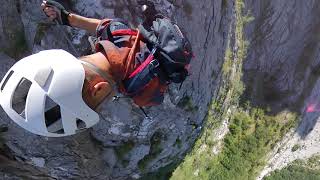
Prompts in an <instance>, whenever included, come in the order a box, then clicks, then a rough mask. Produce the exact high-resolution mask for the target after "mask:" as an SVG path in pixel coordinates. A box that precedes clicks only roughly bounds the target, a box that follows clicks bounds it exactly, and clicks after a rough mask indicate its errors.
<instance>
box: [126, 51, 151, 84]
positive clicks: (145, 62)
mask: <svg viewBox="0 0 320 180" xmlns="http://www.w3.org/2000/svg"><path fill="white" fill-rule="evenodd" d="M156 51H157V49H156V48H153V49H152V51H151V53H150V55H149V56H148V57H147V59H146V60H145V61H144V62H143V63H142V64H141V65H140V66H139V67H138V68H137V69H136V70H134V71H133V72H132V73H131V74H130V76H129V78H132V77H134V76H135V75H137V74H138V73H140V72H141V71H142V70H143V69H144V68H145V67H146V66H148V64H150V62H151V61H152V60H153V59H154V53H156Z"/></svg>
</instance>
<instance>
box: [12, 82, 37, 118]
mask: <svg viewBox="0 0 320 180" xmlns="http://www.w3.org/2000/svg"><path fill="white" fill-rule="evenodd" d="M31 85H32V82H31V81H29V80H28V79H26V78H22V79H21V80H20V82H19V84H18V86H17V87H16V89H15V91H14V93H13V96H12V100H11V101H12V109H13V110H15V111H16V112H17V113H18V114H20V115H21V116H22V117H23V118H24V111H25V108H26V100H27V96H28V93H29V90H30V87H31Z"/></svg>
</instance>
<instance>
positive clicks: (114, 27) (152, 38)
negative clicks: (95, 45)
mask: <svg viewBox="0 0 320 180" xmlns="http://www.w3.org/2000/svg"><path fill="white" fill-rule="evenodd" d="M138 30H139V31H136V30H133V29H131V28H129V26H127V24H126V23H125V22H123V21H122V20H113V21H112V22H111V23H110V24H109V26H108V27H107V29H106V33H104V35H105V36H106V37H104V38H103V39H107V40H109V41H111V42H113V43H114V44H115V45H116V46H119V47H121V44H122V43H125V41H126V38H124V37H126V36H132V35H135V36H137V35H138V33H140V35H141V36H142V37H141V41H143V42H144V43H145V45H144V46H143V47H140V52H138V53H137V54H136V56H135V63H136V64H137V66H136V69H134V71H133V72H131V73H130V74H129V75H128V76H127V77H126V78H125V79H123V80H122V82H121V85H120V87H119V90H120V92H121V93H122V94H124V95H126V96H129V97H130V98H132V99H133V101H134V103H135V104H137V105H138V106H140V107H143V106H154V105H159V104H161V103H162V102H163V99H164V93H165V92H166V91H167V88H168V85H169V84H170V83H180V84H181V85H182V83H183V81H184V80H185V79H186V77H187V76H188V75H189V73H188V66H189V64H190V61H191V58H192V56H193V55H192V49H191V45H190V43H189V41H188V39H187V38H186V37H185V36H184V35H183V33H182V32H181V30H180V28H179V27H178V26H177V25H176V24H175V23H173V22H172V21H171V20H169V19H168V18H165V17H163V16H157V17H156V18H155V20H154V21H153V22H152V24H151V26H147V25H145V24H142V25H139V26H138Z"/></svg>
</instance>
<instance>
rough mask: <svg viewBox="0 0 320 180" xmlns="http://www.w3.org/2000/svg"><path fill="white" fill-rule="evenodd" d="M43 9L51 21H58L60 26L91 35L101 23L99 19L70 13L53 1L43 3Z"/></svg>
mask: <svg viewBox="0 0 320 180" xmlns="http://www.w3.org/2000/svg"><path fill="white" fill-rule="evenodd" d="M41 8H42V10H43V12H44V13H45V14H46V15H47V16H48V17H49V19H50V20H51V21H53V20H58V22H59V23H60V24H63V25H68V26H72V27H77V28H81V29H84V30H87V31H89V32H91V33H94V32H95V30H96V28H97V26H98V25H99V23H100V22H101V20H99V19H94V18H86V17H83V16H80V15H76V14H73V13H70V12H68V11H67V10H66V9H65V8H64V7H63V6H62V5H61V4H60V3H58V2H56V1H53V0H47V1H43V3H42V4H41Z"/></svg>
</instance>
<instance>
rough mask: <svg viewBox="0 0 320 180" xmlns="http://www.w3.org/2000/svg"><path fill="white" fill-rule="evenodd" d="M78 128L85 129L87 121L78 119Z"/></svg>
mask: <svg viewBox="0 0 320 180" xmlns="http://www.w3.org/2000/svg"><path fill="white" fill-rule="evenodd" d="M77 128H78V129H85V128H87V126H86V123H85V122H84V121H82V120H81V119H77Z"/></svg>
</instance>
